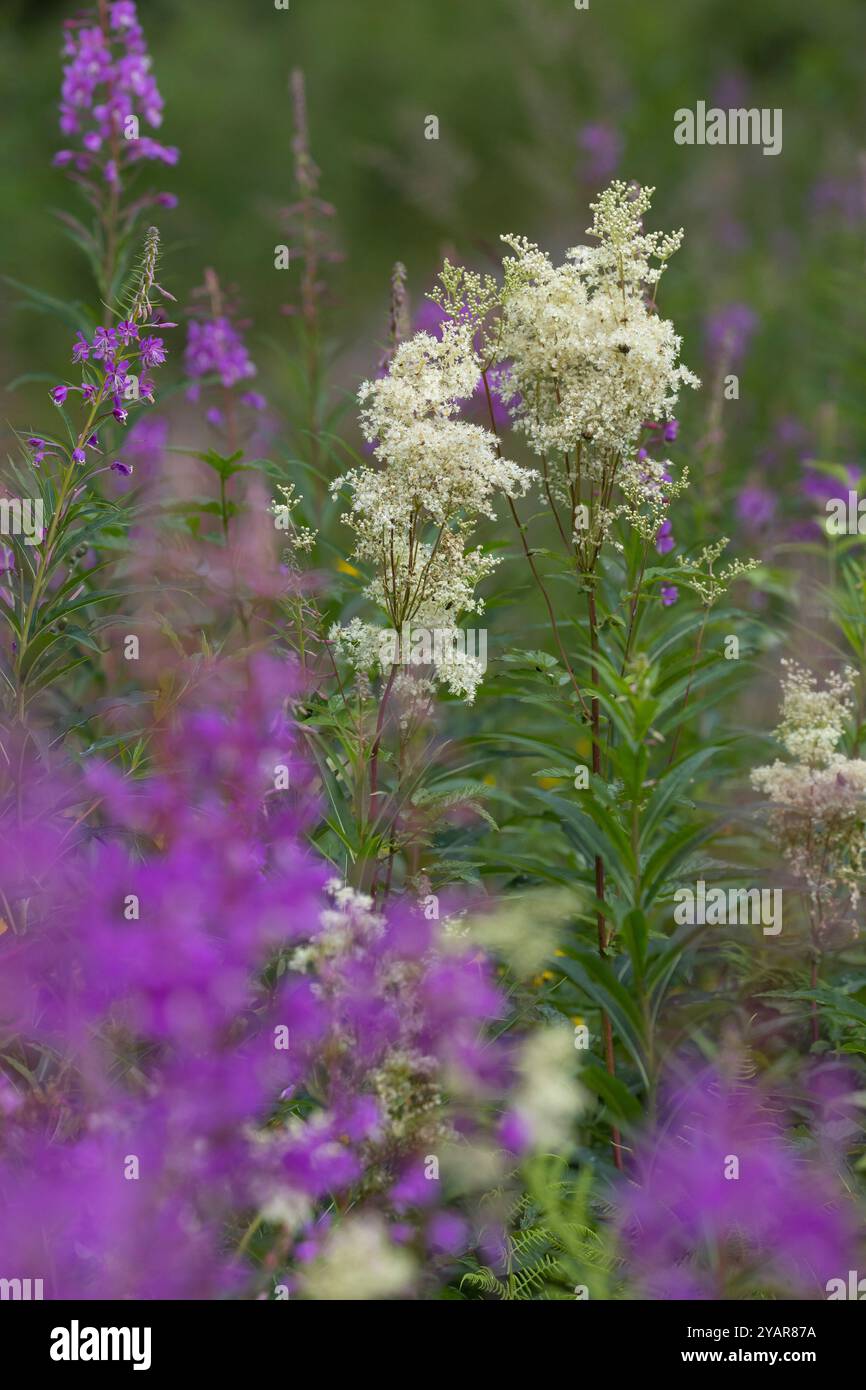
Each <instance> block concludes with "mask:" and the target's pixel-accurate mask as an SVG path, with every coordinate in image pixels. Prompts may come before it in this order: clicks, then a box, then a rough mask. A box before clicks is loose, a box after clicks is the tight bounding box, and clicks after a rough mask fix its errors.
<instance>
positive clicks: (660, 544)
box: [656, 517, 676, 555]
mask: <svg viewBox="0 0 866 1390" xmlns="http://www.w3.org/2000/svg"><path fill="white" fill-rule="evenodd" d="M675 545H676V541H675V539H674V524H673V522H672V521H671V520H670V518H669V517H667V518H666V519H665V520H664V521H663V522H662V524H661V526H660V527H659V529H658V531H657V532H656V550H657V551H658V553H659V555H667V554H668V553H669V552H670V551H671V550H673V548H674V546H675Z"/></svg>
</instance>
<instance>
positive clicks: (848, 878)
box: [751, 661, 866, 934]
mask: <svg viewBox="0 0 866 1390" xmlns="http://www.w3.org/2000/svg"><path fill="white" fill-rule="evenodd" d="M783 665H784V667H785V674H784V676H783V678H782V691H783V695H782V710H781V715H782V717H781V721H780V723H779V725H778V728H777V729H776V731H775V732H776V737H777V738H778V739H779V741H780V742H781V743H782V744H783V745H784V747H785V749H786V751H787V752H788V753H789V754H790V756H791V757H792V758H793V759H794V760H795V761H793V762H789V763H785V762H782V761H781V760H780V759H777V760H776V761H775V762H774V763H772V764H770V765H769V766H766V767H758V768H755V769H754V771H753V772H752V778H751V780H752V785H753V786H754V787H755V788H756V790H758V791H761V792H763V793H764V794H765V795H766V796H767V797H768V798H769V800H770V803H771V805H772V808H773V809H772V813H771V824H772V828H773V831H774V833H775V834H776V836H777V837H778V840H779V843H780V845H781V849H782V854H783V855H784V857H785V859H786V860H787V862H788V863H789V865H790V867H791V869H792V871H793V873H794V874H795V875H796V876H797V877H798V878H800V879H802V880H803V882H804V883H805V884H806V886H807V890H808V892H809V895H810V901H811V904H812V908H813V911H814V913H815V920H816V924H817V930H818V932H819V934H820V932H821V930H822V926H823V925H825V924H826V920H827V918H828V915H830V914H831V906H832V901H833V899H834V897H835V896H836V894H837V892H838V890H840V889H841V890H843V891H844V893H845V894H846V895H847V896H848V898H849V900H850V904H851V907H852V909H853V908H856V907H857V905H858V903H859V899H860V879H861V878H862V875H863V872H864V868H866V761H864V760H863V759H861V758H847V757H846V756H845V755H844V753H841V752H839V751H838V745H839V743H840V741H841V739H842V737H843V735H844V733H845V728H846V725H847V724H848V723H849V721H850V719H851V716H852V714H853V712H854V706H853V701H852V699H851V695H852V691H853V688H854V680H855V673H854V671H853V670H852V669H851V668H850V667H846V669H845V670H844V671H843V672H841V673H834V674H833V675H831V676H830V677H829V678H828V679H827V681H826V683H825V685H824V687H823V689H822V688H820V687H819V686H818V682H817V679H816V678H815V676H814V675H813V674H812V672H811V671H807V670H805V669H804V668H803V667H801V666H799V665H797V664H796V663H795V662H788V661H786V662H783Z"/></svg>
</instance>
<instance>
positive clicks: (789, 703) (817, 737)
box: [776, 661, 856, 767]
mask: <svg viewBox="0 0 866 1390" xmlns="http://www.w3.org/2000/svg"><path fill="white" fill-rule="evenodd" d="M782 666H783V667H784V669H785V676H784V679H783V682H782V718H781V721H780V723H779V726H778V728H777V730H776V736H777V738H778V739H779V740H780V742H781V743H783V744H784V746H785V748H786V749H787V751H788V752H789V753H790V755H791V757H792V758H796V759H797V760H798V762H801V763H808V764H810V765H814V766H818V767H820V766H826V765H827V764H828V763H829V762H830V761H831V760H832V757H833V755H834V753H835V750H836V748H837V747H838V745H839V742H840V740H841V738H842V735H843V734H844V732H845V729H846V727H847V725H848V724H849V722H850V720H851V716H852V714H853V713H854V702H853V700H852V698H851V696H852V692H853V690H854V682H855V679H856V675H855V672H854V671H853V669H852V668H851V667H850V666H847V667H846V668H845V670H844V671H842V672H836V671H834V672H833V673H832V674H831V675H830V676H828V678H827V680H826V683H825V686H824V689H823V690H821V689H819V688H818V682H817V680H816V678H815V676H814V675H813V674H812V672H811V671H807V670H806V669H805V668H804V667H802V666H798V665H797V663H796V662H793V661H783V662H782Z"/></svg>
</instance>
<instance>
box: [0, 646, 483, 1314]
mask: <svg viewBox="0 0 866 1390" xmlns="http://www.w3.org/2000/svg"><path fill="white" fill-rule="evenodd" d="M296 683H297V682H296V677H295V675H294V674H293V672H292V670H291V668H290V667H288V666H286V665H285V664H284V663H281V662H277V661H274V660H271V659H268V658H265V657H264V656H252V657H249V658H248V659H247V661H246V663H245V666H244V667H243V668H242V667H240V666H238V667H232V666H228V665H224V664H219V663H213V664H212V665H211V667H210V668H209V670H208V671H207V673H206V674H204V673H203V678H201V679H200V681H199V682H198V683H197V684H196V686H195V687H194V689H193V693H192V694H190V695H189V696H188V698H187V703H186V707H185V712H184V714H183V716H182V718H181V719H180V720H179V721H178V722H176V723H175V724H174V725H173V726H171V727H170V728H168V729H167V730H166V731H164V732H163V733H161V734H159V735H158V736H157V737H156V738H155V740H154V744H153V747H152V762H153V767H152V770H151V772H150V775H149V776H148V777H146V778H143V779H138V778H130V777H128V776H124V775H123V774H122V772H120V771H119V770H117V769H116V768H115V767H114V766H112V765H108V764H102V763H100V762H98V761H96V760H93V761H91V762H89V763H88V765H87V768H86V772H85V775H84V778H83V780H82V778H81V775H80V774H79V773H76V772H75V771H74V770H73V769H72V768H63V767H62V766H56V767H54V766H52V767H51V768H48V767H46V766H44V765H43V764H42V763H41V761H40V759H39V758H38V757H37V755H36V753H35V751H34V749H33V748H32V746H30V747H28V746H27V745H25V746H24V747H23V748H22V749H21V750H20V756H16V759H15V762H16V765H18V764H19V762H20V765H21V767H22V770H23V773H24V784H23V785H22V787H21V789H20V792H19V791H16V790H15V788H14V787H13V786H12V784H11V782H8V781H7V782H6V783H3V784H2V785H0V878H2V882H3V887H4V895H5V896H4V913H5V917H4V931H3V932H2V933H0V1022H2V1027H3V1030H4V1037H6V1038H7V1039H10V1041H8V1043H7V1051H9V1050H10V1049H12V1050H14V1052H15V1054H16V1055H20V1056H21V1057H22V1058H25V1057H26V1058H30V1059H31V1060H33V1059H34V1058H38V1057H39V1056H43V1057H44V1058H45V1059H46V1061H45V1064H44V1066H43V1069H42V1072H41V1076H42V1080H41V1082H40V1084H39V1086H30V1085H29V1084H27V1083H26V1082H25V1080H24V1079H23V1075H22V1073H21V1072H18V1071H15V1072H14V1074H13V1073H12V1072H11V1071H10V1072H8V1073H6V1072H5V1071H0V1211H2V1219H0V1231H2V1235H0V1250H2V1255H3V1260H4V1266H6V1267H8V1268H14V1269H19V1268H20V1269H27V1270H30V1269H32V1270H34V1271H38V1277H42V1278H44V1279H45V1286H46V1296H47V1297H53V1298H56V1297H64V1296H74V1297H76V1298H109V1299H118V1298H160V1297H161V1298H173V1299H174V1298H211V1297H220V1296H223V1295H225V1294H230V1293H240V1294H243V1293H244V1292H246V1291H248V1290H249V1288H250V1285H251V1281H253V1280H254V1277H255V1276H254V1272H253V1270H252V1269H251V1268H250V1267H249V1266H247V1265H245V1263H244V1261H243V1260H242V1259H241V1258H240V1253H239V1250H238V1251H234V1250H233V1244H236V1243H237V1236H236V1237H235V1238H234V1242H233V1241H232V1240H227V1239H226V1236H227V1232H229V1231H232V1230H234V1229H235V1228H236V1227H237V1225H238V1222H239V1221H241V1222H242V1223H245V1222H246V1221H248V1219H249V1216H248V1213H249V1212H250V1211H251V1210H252V1211H253V1212H256V1211H258V1212H259V1213H260V1215H259V1217H258V1220H259V1222H262V1221H266V1222H268V1223H271V1225H275V1226H276V1227H277V1228H280V1227H282V1229H283V1234H282V1235H281V1236H280V1246H279V1248H280V1249H281V1250H282V1251H283V1255H282V1257H281V1258H282V1259H283V1260H285V1259H286V1257H287V1254H288V1253H289V1252H290V1251H291V1248H292V1245H293V1244H294V1241H295V1239H297V1240H298V1241H299V1242H300V1244H301V1246H302V1247H304V1250H303V1252H302V1261H303V1259H304V1258H306V1259H308V1260H310V1261H311V1263H312V1264H316V1259H317V1249H318V1247H317V1246H316V1244H315V1242H313V1246H310V1240H311V1236H310V1234H309V1231H310V1229H311V1228H310V1226H309V1221H310V1220H315V1218H316V1216H317V1208H318V1204H319V1203H324V1204H325V1207H327V1206H328V1205H329V1204H330V1203H331V1201H332V1199H333V1197H334V1195H335V1194H344V1195H345V1205H353V1204H354V1203H355V1202H357V1201H359V1200H363V1201H364V1203H365V1210H368V1209H369V1211H370V1213H371V1215H372V1217H374V1219H375V1222H377V1223H379V1224H378V1225H377V1226H376V1229H377V1230H379V1231H380V1233H381V1239H382V1241H385V1242H386V1243H387V1242H388V1241H389V1240H390V1241H392V1243H393V1244H394V1245H395V1247H396V1246H399V1247H400V1249H405V1250H406V1251H407V1252H408V1248H409V1246H412V1247H413V1249H416V1252H417V1254H418V1255H419V1256H420V1255H421V1253H422V1252H424V1251H427V1252H430V1253H432V1254H434V1255H435V1256H436V1258H438V1259H441V1258H450V1257H451V1256H452V1255H453V1252H455V1251H456V1250H458V1249H459V1248H460V1247H461V1246H462V1245H463V1244H464V1242H465V1239H466V1238H467V1234H466V1233H467V1231H468V1227H467V1226H466V1224H465V1222H464V1220H463V1218H462V1217H460V1216H458V1215H457V1214H454V1213H449V1212H447V1211H443V1210H441V1197H440V1188H439V1184H438V1183H431V1182H430V1181H429V1180H428V1177H429V1175H428V1174H426V1173H425V1169H424V1164H425V1155H426V1154H428V1153H429V1152H430V1151H431V1148H433V1151H434V1152H435V1147H434V1146H436V1145H441V1144H442V1143H443V1142H444V1141H445V1139H446V1137H447V1135H448V1134H449V1133H453V1134H455V1135H456V1134H457V1133H459V1134H460V1135H461V1142H462V1143H463V1144H464V1145H465V1144H466V1143H467V1141H469V1140H470V1138H471V1135H472V1132H473V1129H474V1128H475V1127H476V1125H477V1123H478V1121H477V1118H476V1115H477V1114H483V1113H484V1112H485V1109H486V1105H487V1103H488V1102H492V1101H493V1100H494V1099H495V1097H496V1095H497V1094H498V1093H499V1091H500V1090H501V1088H503V1087H504V1086H505V1085H506V1084H507V1081H508V1078H509V1075H510V1070H509V1063H508V1059H507V1056H506V1054H505V1053H504V1052H503V1051H502V1049H501V1048H497V1047H491V1046H490V1045H488V1044H486V1043H485V1042H484V1040H483V1030H484V1028H485V1025H486V1024H487V1023H488V1022H489V1021H491V1020H493V1019H495V1018H499V1017H501V1016H502V1014H503V1010H504V1005H503V1001H502V999H501V997H500V995H499V993H498V991H497V990H496V989H495V987H494V985H493V983H492V977H491V972H490V967H489V965H488V964H487V962H486V961H485V960H484V959H483V957H482V956H481V955H480V953H479V952H478V950H477V949H475V948H467V947H463V946H459V945H449V944H448V943H447V942H445V941H444V939H443V937H442V934H441V930H440V925H439V923H438V921H435V920H432V921H428V920H427V919H426V918H425V917H424V916H423V915H422V914H420V913H419V912H418V911H417V909H415V908H414V907H412V906H409V905H405V906H403V907H402V908H400V907H398V908H397V909H396V910H395V911H393V912H390V913H389V914H388V916H387V917H384V916H382V915H380V914H378V913H376V912H375V911H374V910H373V906H372V903H371V902H370V900H369V899H367V898H364V897H363V896H361V895H358V894H356V893H354V892H353V891H352V890H351V889H348V888H346V887H344V886H343V885H341V884H340V883H339V882H334V883H332V884H331V885H330V887H329V890H328V896H323V885H324V880H325V869H324V866H323V865H322V864H321V863H320V862H319V861H317V860H316V859H314V858H313V857H312V855H311V853H310V851H309V850H308V849H307V848H306V847H305V845H304V841H303V838H302V834H301V832H302V830H303V827H304V825H305V823H306V820H307V818H308V817H309V815H310V814H311V811H312V803H311V800H310V796H309V793H308V792H306V791H305V787H306V786H307V783H308V780H309V776H310V774H309V772H308V771H307V769H306V766H305V763H304V762H303V760H302V759H300V758H299V756H298V754H297V752H296V750H295V746H294V745H295V734H294V730H293V726H292V723H291V720H290V719H289V717H288V714H287V702H288V701H289V699H290V698H293V695H294V693H295V687H296ZM196 691H197V692H198V693H195V692H196ZM280 770H283V771H284V772H285V777H284V779H278V780H279V784H280V786H286V787H288V788H289V789H291V790H275V771H277V772H278V771H280ZM95 806H96V807H98V808H99V818H98V821H95V822H91V821H90V820H88V819H87V818H86V817H85V816H83V815H82V814H81V810H82V808H83V807H90V808H93V807H95ZM7 918H8V919H9V920H6V919H7ZM55 1057H56V1058H62V1059H63V1060H62V1065H59V1064H56V1063H54V1062H52V1060H51V1059H52V1058H55ZM446 1086H447V1089H448V1092H449V1093H450V1098H449V1099H448V1100H447V1101H446ZM269 1120H270V1123H267V1122H268V1121H269ZM419 1179H420V1180H421V1185H420V1187H419V1182H418V1180H419ZM359 1185H360V1186H359ZM318 1214H321V1213H318ZM391 1224H393V1225H394V1226H395V1228H398V1229H396V1230H395V1234H394V1236H393V1237H391V1236H389V1235H388V1231H389V1228H390V1225H391ZM315 1229H316V1230H317V1231H318V1232H319V1234H321V1233H322V1232H323V1231H325V1230H327V1227H321V1226H318V1225H316V1227H315ZM337 1229H338V1230H339V1229H340V1228H339V1227H338V1228H337ZM305 1232H306V1233H307V1234H305ZM350 1236H351V1231H350V1232H349V1236H347V1237H346V1238H347V1239H348V1238H350ZM305 1243H306V1244H305ZM307 1247H309V1248H307ZM240 1248H242V1244H241V1247H240ZM46 1251H50V1261H49V1260H47V1258H46V1254H45V1252H46ZM412 1259H414V1256H413V1257H412V1258H410V1256H409V1254H408V1253H407V1254H406V1255H405V1257H404V1264H403V1265H401V1269H403V1270H404V1272H405V1270H406V1269H409V1268H411V1267H412ZM406 1261H408V1264H407V1263H405V1262H406ZM325 1267H326V1269H327V1262H326V1266H325ZM316 1269H317V1270H318V1271H319V1273H318V1275H317V1277H321V1269H320V1268H319V1265H318V1264H316ZM286 1277H287V1278H291V1277H293V1276H291V1274H290V1273H288V1272H287V1273H286Z"/></svg>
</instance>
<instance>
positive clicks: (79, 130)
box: [54, 0, 179, 206]
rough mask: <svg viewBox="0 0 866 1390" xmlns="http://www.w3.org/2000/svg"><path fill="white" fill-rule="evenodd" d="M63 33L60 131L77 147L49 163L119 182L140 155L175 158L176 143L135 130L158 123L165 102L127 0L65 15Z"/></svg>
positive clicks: (90, 177)
mask: <svg viewBox="0 0 866 1390" xmlns="http://www.w3.org/2000/svg"><path fill="white" fill-rule="evenodd" d="M64 34H65V38H64V45H63V57H64V59H65V60H66V62H65V65H64V68H63V81H62V85H61V96H60V129H61V132H62V133H63V135H65V136H67V137H68V138H70V140H71V141H73V142H75V144H76V145H77V148H70V149H64V150H60V151H58V153H57V154H56V155H55V157H54V163H55V165H56V166H57V167H59V168H67V169H71V170H73V171H74V173H75V175H76V176H78V177H79V178H81V177H83V178H86V179H88V180H89V181H91V182H95V183H96V185H97V187H98V186H99V185H100V184H101V183H103V182H104V183H107V184H108V185H109V186H110V187H113V188H120V187H121V185H122V183H123V175H124V172H125V171H126V170H127V169H128V168H130V167H131V166H133V165H135V164H136V163H138V162H139V161H140V160H143V159H145V160H157V161H159V162H161V163H164V164H176V163H177V161H178V158H179V152H178V150H177V149H175V148H174V147H172V146H166V145H162V144H160V143H159V142H158V141H156V140H154V139H152V137H150V136H148V135H145V134H142V132H141V125H142V124H145V125H148V126H150V127H151V129H153V130H156V129H158V128H159V126H161V124H162V112H163V100H162V96H161V95H160V92H159V88H158V87H157V84H156V79H155V77H154V75H153V71H152V64H151V59H150V56H149V54H148V51H147V43H146V40H145V37H144V30H143V29H142V27H141V24H140V23H139V20H138V13H137V10H136V7H135V5H134V4H133V3H132V0H123V2H122V3H115V4H108V5H107V6H105V7H104V8H101V9H100V13H99V15H96V14H94V13H92V12H91V13H89V14H84V15H83V16H82V17H80V18H78V19H71V20H67V21H66V23H65V24H64ZM146 201H149V200H140V202H139V206H141V205H143V203H144V202H146Z"/></svg>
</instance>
